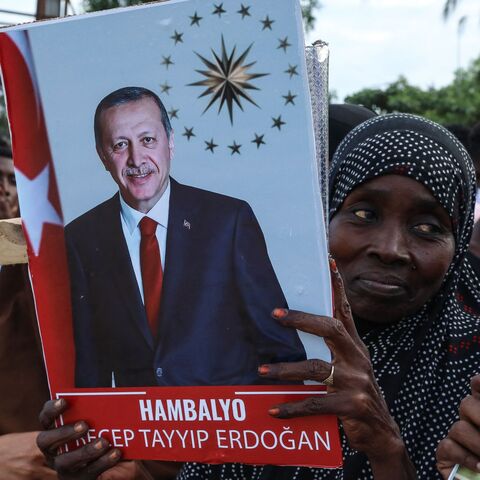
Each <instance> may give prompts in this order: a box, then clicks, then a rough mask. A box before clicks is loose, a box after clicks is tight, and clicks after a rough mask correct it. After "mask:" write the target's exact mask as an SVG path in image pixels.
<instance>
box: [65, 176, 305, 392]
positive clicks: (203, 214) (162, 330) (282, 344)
mask: <svg viewBox="0 0 480 480" xmlns="http://www.w3.org/2000/svg"><path fill="white" fill-rule="evenodd" d="M184 222H185V223H184ZM187 222H188V224H189V225H190V227H188V225H187ZM66 239H67V251H68V255H69V266H70V274H71V285H72V303H73V312H74V331H75V343H76V359H77V360H76V362H77V363H76V384H77V386H79V387H109V386H111V378H112V372H114V376H115V383H116V386H148V385H155V386H156V385H235V384H255V383H259V378H258V375H257V367H258V365H260V364H262V363H270V362H279V361H289V360H290V361H291V360H301V359H304V358H305V351H304V349H303V346H302V344H301V342H300V340H299V338H298V336H297V334H296V332H295V331H294V330H291V329H287V328H284V327H282V326H280V325H279V324H278V323H277V322H276V321H275V320H273V319H272V318H271V316H270V313H271V311H272V309H273V308H274V307H278V306H284V305H286V302H285V298H284V296H283V293H282V291H281V288H280V286H279V284H278V281H277V278H276V276H275V273H274V271H273V268H272V265H271V263H270V261H269V258H268V254H267V250H266V246H265V241H264V238H263V234H262V232H261V230H260V227H259V225H258V222H257V221H256V219H255V216H254V214H253V212H252V210H251V208H250V207H249V205H248V204H247V203H245V202H243V201H241V200H237V199H234V198H231V197H226V196H224V195H218V194H215V193H211V192H207V191H204V190H200V189H197V188H193V187H188V186H185V185H181V184H179V183H177V182H175V180H173V179H171V193H170V207H169V221H168V230H167V246H166V258H165V268H164V283H163V291H162V301H161V312H160V318H159V335H158V338H157V339H156V340H155V339H154V338H153V337H152V335H151V333H150V330H149V327H148V322H147V318H146V314H145V309H144V306H143V303H142V300H141V296H140V292H139V289H138V285H137V282H136V279H135V274H134V272H133V268H132V265H131V261H130V256H129V253H128V249H127V245H126V243H125V239H124V235H123V231H122V226H121V219H120V202H119V198H118V194H117V195H115V196H114V197H112V198H111V199H109V200H107V201H106V202H104V203H102V204H100V205H98V206H97V207H95V208H93V209H92V210H90V211H89V212H87V213H85V214H84V215H82V216H80V217H79V218H77V219H76V220H74V221H73V222H71V223H70V224H69V225H68V226H67V227H66ZM262 383H263V382H262Z"/></svg>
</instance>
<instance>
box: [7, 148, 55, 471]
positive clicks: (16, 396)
mask: <svg viewBox="0 0 480 480" xmlns="http://www.w3.org/2000/svg"><path fill="white" fill-rule="evenodd" d="M18 216H19V208H18V198H17V188H16V184H15V174H14V169H13V161H12V153H11V150H10V148H9V146H8V144H7V143H6V142H5V141H3V140H2V141H1V143H0V219H6V218H14V217H18ZM0 392H1V394H0V478H1V479H2V480H32V479H35V480H53V479H55V478H57V474H56V473H55V471H54V470H52V469H50V468H49V467H48V466H47V464H46V461H45V457H44V456H43V455H42V453H41V452H40V450H39V449H38V447H37V444H36V441H35V440H36V437H37V434H38V431H37V430H39V429H40V428H41V426H40V423H39V421H38V411H39V409H40V408H41V405H42V404H43V403H44V402H45V401H46V400H48V398H49V394H48V386H47V378H46V376H45V370H44V368H43V359H42V348H41V344H40V338H39V334H38V327H37V321H36V318H35V307H34V304H33V296H32V291H31V287H30V281H29V278H28V271H27V266H26V265H8V266H6V265H4V266H1V265H0Z"/></svg>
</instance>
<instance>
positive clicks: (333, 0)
mask: <svg viewBox="0 0 480 480" xmlns="http://www.w3.org/2000/svg"><path fill="white" fill-rule="evenodd" d="M206 1H207V0H206ZM211 1H212V3H215V4H220V3H221V0H211ZM256 1H258V0H256ZM141 3H150V2H145V1H143V2H142V1H139V0H0V26H2V27H5V26H9V25H14V24H17V23H23V22H30V21H33V20H35V19H47V18H55V17H58V16H65V15H76V14H81V13H85V12H92V11H98V10H104V9H108V8H115V7H119V6H127V5H135V4H141ZM301 3H302V7H303V14H304V24H305V31H306V41H307V43H312V42H313V41H315V40H317V39H322V40H325V41H326V42H327V43H328V44H329V46H330V100H331V101H332V102H335V103H339V102H344V101H345V102H348V103H354V104H359V105H364V106H366V107H368V108H371V109H373V110H375V111H376V112H377V113H386V112H410V113H416V114H419V115H423V116H426V117H428V118H431V119H432V120H435V121H437V122H439V123H442V124H444V125H452V124H456V125H462V126H466V127H467V128H469V127H470V126H472V125H473V124H475V123H477V122H479V121H480V0H301ZM238 4H239V8H241V5H249V4H252V5H254V2H253V0H238ZM0 31H1V30H0ZM280 35H281V32H279V36H280ZM0 97H1V98H0V136H3V137H5V136H7V137H8V127H7V122H6V116H5V107H4V103H3V93H2V92H0Z"/></svg>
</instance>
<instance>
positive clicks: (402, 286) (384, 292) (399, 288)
mask: <svg viewBox="0 0 480 480" xmlns="http://www.w3.org/2000/svg"><path fill="white" fill-rule="evenodd" d="M354 283H355V284H356V285H357V287H358V288H359V289H360V290H362V291H363V293H366V294H367V295H368V294H370V295H379V296H392V297H394V296H403V295H406V294H407V293H408V284H407V282H405V281H404V280H403V279H401V278H398V277H392V276H388V275H375V276H373V275H360V276H359V277H357V279H356V280H355V282H354Z"/></svg>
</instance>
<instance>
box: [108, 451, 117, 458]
mask: <svg viewBox="0 0 480 480" xmlns="http://www.w3.org/2000/svg"><path fill="white" fill-rule="evenodd" d="M119 456H120V451H119V450H114V451H113V452H112V453H111V454H110V455H109V456H108V457H109V458H110V460H115V459H117V458H118V457H119Z"/></svg>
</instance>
